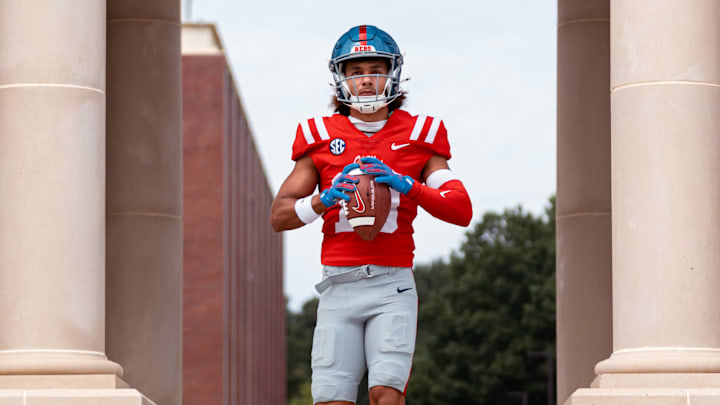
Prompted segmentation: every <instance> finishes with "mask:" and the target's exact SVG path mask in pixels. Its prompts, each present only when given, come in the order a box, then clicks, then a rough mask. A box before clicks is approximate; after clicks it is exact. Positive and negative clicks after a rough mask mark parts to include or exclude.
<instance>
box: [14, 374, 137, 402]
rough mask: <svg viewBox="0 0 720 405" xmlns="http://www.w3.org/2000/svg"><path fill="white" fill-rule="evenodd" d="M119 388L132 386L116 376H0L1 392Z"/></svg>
mask: <svg viewBox="0 0 720 405" xmlns="http://www.w3.org/2000/svg"><path fill="white" fill-rule="evenodd" d="M118 388H130V386H129V385H128V384H127V383H126V382H125V381H123V380H122V379H121V378H120V377H118V376H116V375H115V374H44V375H0V390H48V389H80V390H83V389H118ZM0 405H3V404H2V403H0Z"/></svg>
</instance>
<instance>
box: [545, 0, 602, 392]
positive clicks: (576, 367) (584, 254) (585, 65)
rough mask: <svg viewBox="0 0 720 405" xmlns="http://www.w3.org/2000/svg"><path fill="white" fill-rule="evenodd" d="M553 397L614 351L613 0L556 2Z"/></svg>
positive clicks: (588, 378)
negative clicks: (611, 49) (554, 362)
mask: <svg viewBox="0 0 720 405" xmlns="http://www.w3.org/2000/svg"><path fill="white" fill-rule="evenodd" d="M557 81H558V93H557V105H558V110H557V207H556V208H557V290H556V291H557V400H558V403H559V404H562V403H563V402H564V401H565V400H566V399H567V398H568V397H569V396H570V394H572V392H573V391H575V390H576V389H578V388H580V387H587V386H589V385H590V383H591V382H592V380H593V378H595V372H594V367H595V364H597V362H598V361H600V360H602V359H605V358H607V357H608V355H610V353H611V351H612V294H611V283H612V266H611V260H612V251H611V230H612V226H611V219H612V218H611V209H610V0H591V1H576V0H559V1H558V73H557Z"/></svg>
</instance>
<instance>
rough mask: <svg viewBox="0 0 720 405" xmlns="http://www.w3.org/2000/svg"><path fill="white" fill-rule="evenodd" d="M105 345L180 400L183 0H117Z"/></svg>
mask: <svg viewBox="0 0 720 405" xmlns="http://www.w3.org/2000/svg"><path fill="white" fill-rule="evenodd" d="M107 23H108V36H107V44H108V72H107V74H108V76H107V81H108V85H107V87H108V101H107V105H108V114H107V115H108V116H107V134H108V143H107V159H108V166H107V178H108V184H107V271H108V283H107V304H108V323H107V335H108V338H107V351H108V354H109V356H110V357H111V358H113V359H115V360H116V361H118V362H119V363H120V364H122V365H123V367H124V369H125V377H124V378H125V380H126V381H127V382H128V383H129V384H130V385H131V386H133V387H136V388H138V389H140V390H141V391H142V392H143V393H144V394H146V395H147V396H148V397H150V398H151V399H152V400H153V401H156V402H158V403H160V404H180V403H181V397H182V257H183V253H182V177H181V175H182V170H181V169H182V133H181V120H182V107H181V97H182V94H181V93H182V89H181V84H182V83H181V56H180V2H179V0H152V1H148V0H109V1H108V9H107Z"/></svg>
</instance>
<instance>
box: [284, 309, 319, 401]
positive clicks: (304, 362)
mask: <svg viewBox="0 0 720 405" xmlns="http://www.w3.org/2000/svg"><path fill="white" fill-rule="evenodd" d="M317 306H318V299H317V298H312V299H310V300H308V301H306V302H305V303H304V304H303V306H302V309H301V310H300V312H297V313H295V312H292V311H290V310H289V309H288V310H287V311H286V316H287V318H286V319H287V320H286V322H287V397H288V403H289V404H311V403H312V396H310V375H311V374H310V351H311V349H312V337H313V331H314V329H315V320H316V318H317ZM286 307H287V302H286ZM308 398H309V400H308Z"/></svg>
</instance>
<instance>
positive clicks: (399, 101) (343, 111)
mask: <svg viewBox="0 0 720 405" xmlns="http://www.w3.org/2000/svg"><path fill="white" fill-rule="evenodd" d="M404 101H405V93H404V92H403V94H401V95H400V97H398V98H396V99H395V100H393V102H392V103H390V104H388V108H389V111H390V112H392V111H394V110H396V109H398V108H400V107H402V105H403V102H404ZM330 108H332V109H334V111H335V112H336V113H338V114H340V115H344V116H346V117H347V116H348V115H350V107H349V106H346V105H345V104H343V103H341V102H339V101H338V99H337V96H332V101H331V102H330Z"/></svg>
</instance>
